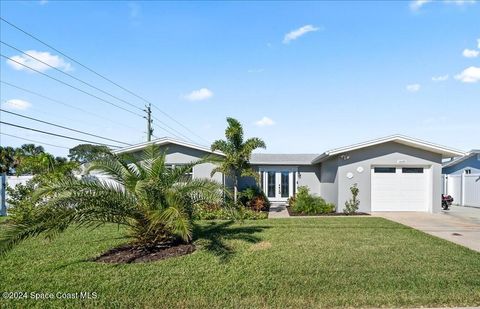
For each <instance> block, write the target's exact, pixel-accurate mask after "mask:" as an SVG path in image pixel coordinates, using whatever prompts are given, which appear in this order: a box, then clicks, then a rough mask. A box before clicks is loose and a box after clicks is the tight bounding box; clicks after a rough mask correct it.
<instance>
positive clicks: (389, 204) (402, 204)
mask: <svg viewBox="0 0 480 309" xmlns="http://www.w3.org/2000/svg"><path fill="white" fill-rule="evenodd" d="M429 175H430V173H429V169H428V168H423V167H398V166H397V167H394V166H392V167H374V168H372V211H428V203H429V196H428V195H429V191H430V190H428V185H429V181H428V178H429Z"/></svg>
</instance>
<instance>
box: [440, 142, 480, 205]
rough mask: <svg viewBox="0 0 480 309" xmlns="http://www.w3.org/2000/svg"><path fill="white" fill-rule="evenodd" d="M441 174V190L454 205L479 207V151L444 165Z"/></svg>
mask: <svg viewBox="0 0 480 309" xmlns="http://www.w3.org/2000/svg"><path fill="white" fill-rule="evenodd" d="M442 173H443V174H444V189H443V190H444V192H445V193H446V194H448V195H451V196H452V197H453V199H454V204H458V205H464V206H476V207H480V150H471V151H470V152H468V153H467V154H466V155H465V156H463V157H459V158H456V159H454V160H452V161H449V162H446V163H444V165H443V169H442Z"/></svg>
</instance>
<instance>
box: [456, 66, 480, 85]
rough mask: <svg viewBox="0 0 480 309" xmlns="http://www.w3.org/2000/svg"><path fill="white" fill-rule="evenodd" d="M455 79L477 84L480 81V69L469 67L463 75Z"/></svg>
mask: <svg viewBox="0 0 480 309" xmlns="http://www.w3.org/2000/svg"><path fill="white" fill-rule="evenodd" d="M455 79H457V80H459V81H461V82H463V83H476V82H479V81H480V67H473V66H472V67H468V68H466V69H465V70H463V71H462V73H460V74H458V75H455Z"/></svg>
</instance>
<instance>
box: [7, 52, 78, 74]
mask: <svg viewBox="0 0 480 309" xmlns="http://www.w3.org/2000/svg"><path fill="white" fill-rule="evenodd" d="M25 53H26V54H28V55H30V56H32V57H35V58H37V59H39V60H41V61H43V62H45V63H48V64H49V65H51V66H52V67H54V68H57V69H60V70H63V71H71V70H72V69H73V68H72V65H71V64H70V63H68V62H66V61H65V60H64V59H63V58H61V57H59V56H57V55H52V54H50V53H49V52H41V51H36V50H27V51H25ZM12 60H13V61H12ZM15 61H16V62H15ZM17 62H18V63H17ZM20 63H21V64H24V65H26V66H29V67H31V68H32V69H35V70H37V71H40V72H45V71H47V70H48V69H51V67H49V66H48V65H46V64H43V63H41V62H40V61H37V60H35V59H33V58H31V57H29V56H27V55H23V54H22V55H16V56H12V57H10V58H9V59H7V64H8V65H10V66H11V67H12V68H13V69H15V70H18V71H22V70H25V71H29V72H32V71H31V70H30V69H28V68H26V67H24V66H23V65H21V64H20Z"/></svg>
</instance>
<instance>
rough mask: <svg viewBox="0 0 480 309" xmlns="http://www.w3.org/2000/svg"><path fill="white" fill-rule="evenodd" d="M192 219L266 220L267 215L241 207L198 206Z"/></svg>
mask: <svg viewBox="0 0 480 309" xmlns="http://www.w3.org/2000/svg"><path fill="white" fill-rule="evenodd" d="M193 217H194V218H195V219H197V220H260V219H266V218H267V214H266V213H264V212H257V211H254V210H251V209H249V208H245V207H243V206H240V207H238V208H237V207H233V206H224V205H199V206H197V207H195V210H194V213H193Z"/></svg>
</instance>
